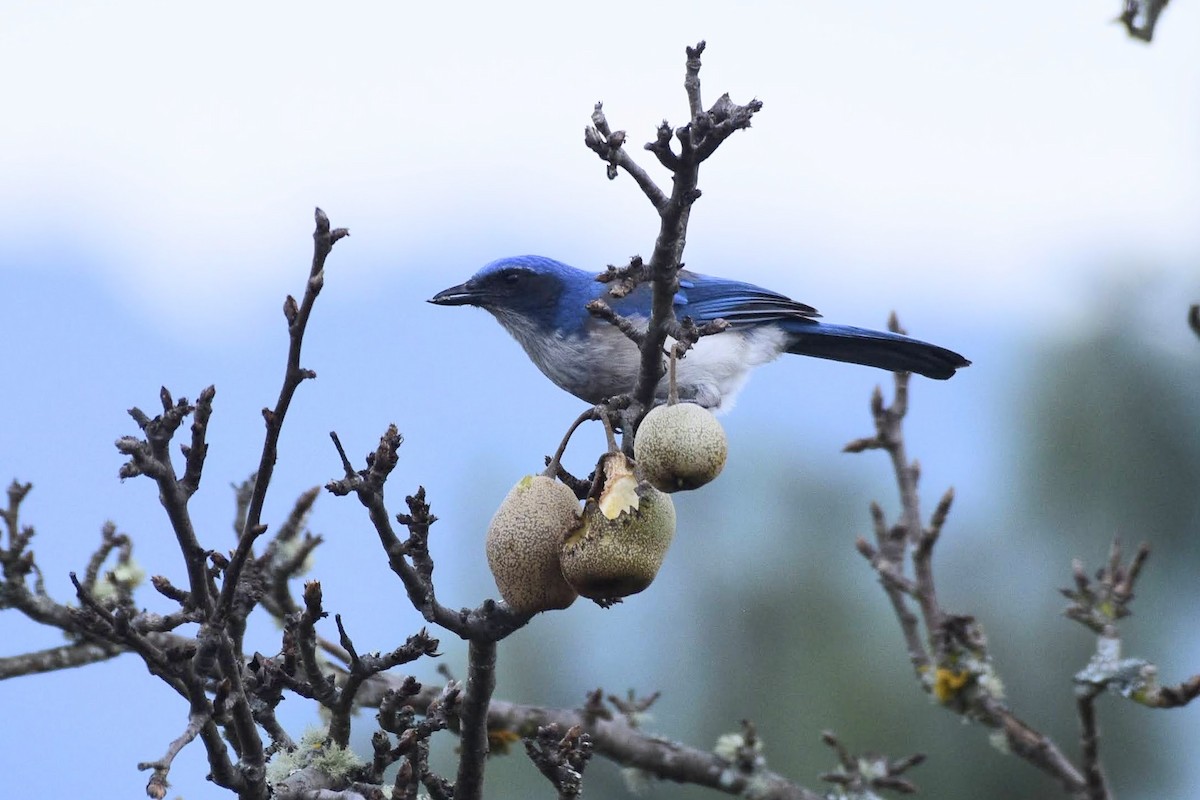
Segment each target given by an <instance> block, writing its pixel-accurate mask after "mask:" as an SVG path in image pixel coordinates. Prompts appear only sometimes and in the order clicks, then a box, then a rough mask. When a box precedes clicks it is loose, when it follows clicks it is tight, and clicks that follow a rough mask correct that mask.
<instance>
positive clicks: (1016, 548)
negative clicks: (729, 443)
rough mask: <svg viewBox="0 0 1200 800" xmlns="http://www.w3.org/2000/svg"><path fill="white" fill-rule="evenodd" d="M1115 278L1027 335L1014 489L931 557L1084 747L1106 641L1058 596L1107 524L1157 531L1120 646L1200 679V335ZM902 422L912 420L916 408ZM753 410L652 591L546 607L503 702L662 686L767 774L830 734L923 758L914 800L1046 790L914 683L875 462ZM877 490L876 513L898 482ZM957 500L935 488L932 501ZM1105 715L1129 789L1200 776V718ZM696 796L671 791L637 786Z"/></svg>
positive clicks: (1042, 715)
mask: <svg viewBox="0 0 1200 800" xmlns="http://www.w3.org/2000/svg"><path fill="white" fill-rule="evenodd" d="M1124 288H1128V287H1124ZM1105 291H1106V292H1109V294H1107V295H1106V299H1107V305H1105V304H1101V305H1100V306H1099V307H1097V309H1096V313H1095V317H1094V319H1093V321H1092V322H1090V323H1088V324H1085V325H1083V326H1080V327H1079V328H1077V329H1075V330H1073V331H1071V332H1069V333H1064V334H1061V335H1058V336H1055V337H1051V338H1049V339H1047V340H1045V341H1041V342H1037V343H1035V345H1034V346H1033V347H1031V348H1030V350H1031V357H1029V358H1028V359H1027V363H1028V368H1027V370H1025V371H1024V373H1023V374H1021V373H1017V374H1015V375H1014V378H1015V379H1014V380H1012V381H1011V382H1010V383H1009V384H1008V391H1007V392H1006V394H1005V396H1004V397H1003V405H1004V406H1006V407H1007V411H1008V413H1007V414H1005V415H1004V419H1003V420H998V421H997V427H996V429H995V434H996V435H998V436H1001V437H1011V440H1012V441H1011V445H1012V447H1011V450H1010V451H1009V452H1010V453H1011V455H1010V456H1009V458H1008V459H1007V460H1006V461H1005V463H1004V464H1002V465H1001V466H1000V467H999V471H1000V472H1003V473H1007V474H1008V475H1009V476H1010V479H1009V481H1008V482H1007V483H1006V482H1000V483H999V484H997V485H996V486H994V487H989V491H991V492H992V496H991V497H990V498H989V499H990V501H991V505H992V506H993V507H994V511H993V512H981V511H980V509H979V508H978V506H977V505H976V506H972V505H971V504H965V503H963V502H961V501H960V502H959V503H958V505H957V507H956V508H955V509H954V511H953V512H952V515H951V518H950V519H951V521H950V524H949V525H948V526H947V529H946V532H945V533H944V535H943V538H942V541H941V543H940V544H939V546H938V550H937V559H936V565H937V570H938V576H939V586H940V590H941V597H942V602H943V604H944V605H945V606H946V607H947V608H948V610H950V611H953V612H956V613H967V614H972V615H974V616H976V617H977V618H978V619H979V620H980V621H981V622H982V623H983V625H984V628H985V630H986V632H987V633H988V636H989V640H990V643H991V646H992V652H993V655H994V657H995V659H996V662H997V666H998V669H999V673H1000V675H1001V676H1002V678H1003V679H1004V681H1005V684H1006V687H1007V690H1008V700H1009V702H1010V704H1011V705H1012V707H1013V708H1014V709H1016V711H1017V712H1018V714H1019V715H1020V716H1022V717H1023V718H1024V719H1025V720H1026V721H1027V722H1028V723H1030V724H1031V725H1033V726H1035V727H1037V728H1038V729H1040V730H1042V731H1043V732H1045V733H1047V734H1049V735H1050V736H1052V737H1053V738H1054V739H1055V740H1057V741H1058V742H1059V743H1060V745H1061V746H1063V748H1064V750H1065V751H1066V752H1068V753H1070V754H1072V755H1074V754H1077V750H1078V748H1077V736H1078V734H1077V727H1078V726H1077V722H1076V719H1075V716H1074V701H1073V696H1072V688H1071V676H1072V674H1073V673H1074V672H1075V671H1076V670H1077V669H1080V668H1082V667H1083V666H1084V665H1085V663H1086V662H1087V660H1088V658H1089V656H1090V655H1091V653H1092V648H1093V646H1094V638H1093V637H1092V636H1091V635H1090V634H1089V633H1088V632H1087V631H1086V630H1084V629H1083V628H1082V627H1080V626H1077V625H1075V624H1073V623H1070V622H1068V621H1067V620H1066V618H1065V617H1063V616H1061V613H1060V612H1061V609H1062V607H1063V606H1064V601H1063V600H1062V598H1061V597H1060V596H1059V594H1058V593H1057V591H1056V589H1057V588H1058V587H1060V586H1067V585H1069V584H1070V563H1071V559H1072V558H1075V557H1078V558H1081V559H1083V561H1084V563H1085V565H1086V566H1087V568H1088V571H1089V572H1092V571H1094V569H1096V568H1098V567H1099V566H1100V564H1101V563H1102V561H1103V559H1104V558H1105V557H1106V555H1107V551H1108V546H1109V543H1110V541H1111V540H1112V538H1113V537H1114V536H1120V537H1121V538H1122V540H1123V541H1124V542H1125V544H1126V548H1127V551H1131V550H1132V548H1133V547H1135V546H1136V544H1137V543H1138V542H1140V541H1142V540H1146V541H1148V542H1150V543H1151V545H1152V546H1153V555H1152V558H1151V561H1150V563H1149V567H1148V570H1147V572H1146V573H1145V574H1144V576H1143V580H1142V583H1141V591H1140V593H1139V594H1140V596H1139V598H1138V600H1137V601H1136V602H1135V605H1134V609H1135V615H1134V616H1133V617H1131V618H1130V619H1128V620H1127V621H1126V622H1125V624H1124V625H1123V626H1122V630H1123V632H1124V634H1125V641H1126V653H1127V654H1128V655H1137V656H1140V657H1145V658H1148V659H1149V660H1151V661H1153V662H1155V663H1157V664H1158V665H1159V666H1160V667H1161V668H1162V673H1161V674H1162V677H1163V678H1164V680H1166V681H1168V682H1178V681H1179V680H1182V679H1183V678H1185V677H1187V676H1188V675H1190V674H1192V673H1194V672H1195V671H1197V670H1198V669H1200V664H1198V663H1197V661H1196V658H1195V657H1196V654H1197V648H1196V642H1195V613H1196V602H1197V600H1198V599H1200V595H1198V593H1197V589H1198V582H1200V550H1198V537H1197V531H1198V525H1200V492H1198V491H1197V487H1198V486H1200V441H1197V437H1198V433H1200V404H1198V403H1197V402H1196V399H1197V398H1198V397H1200V371H1198V370H1197V365H1198V364H1200V340H1196V341H1191V342H1189V341H1187V338H1186V337H1189V336H1191V334H1190V332H1188V330H1187V328H1186V323H1185V321H1184V313H1185V311H1186V307H1185V306H1183V305H1180V306H1179V307H1177V308H1174V309H1170V311H1171V312H1172V313H1170V314H1169V315H1168V316H1166V318H1165V320H1164V321H1163V324H1165V325H1168V326H1172V327H1173V328H1174V329H1175V333H1176V335H1175V336H1174V337H1172V338H1173V339H1176V340H1182V341H1181V342H1177V344H1180V345H1182V346H1172V347H1169V348H1164V346H1163V340H1161V339H1156V338H1153V336H1152V335H1149V334H1151V333H1152V332H1153V330H1154V327H1155V326H1145V325H1139V324H1137V320H1139V319H1145V318H1147V317H1148V316H1153V315H1155V314H1157V313H1158V310H1156V309H1155V308H1153V306H1154V303H1155V298H1154V297H1153V296H1151V295H1150V294H1149V293H1146V292H1139V291H1137V290H1134V291H1133V292H1132V293H1128V292H1125V291H1124V289H1123V288H1122V289H1120V290H1118V288H1115V287H1113V288H1110V289H1107V290H1105ZM1163 311H1167V310H1166V309H1164V310H1163ZM887 385H888V384H887V383H886V382H885V383H884V386H885V387H887ZM915 391H916V393H917V394H918V395H920V394H924V393H925V392H927V391H929V390H927V389H925V388H923V387H920V386H918V388H917V389H916V390H915ZM911 413H912V415H913V416H914V417H920V416H921V415H922V413H923V410H922V405H921V402H920V399H917V400H916V401H915V404H914V408H913V411H912V412H911ZM862 421H863V424H864V426H866V425H868V424H869V419H868V417H867V415H866V413H865V405H864V413H863V416H862ZM762 422H763V423H765V424H762V425H761V430H760V431H759V437H760V438H758V440H757V441H755V442H754V443H752V444H750V445H743V446H741V447H739V451H740V453H739V456H738V458H737V459H736V460H735V461H733V462H731V464H730V467H729V472H728V474H726V475H724V476H723V477H722V478H721V479H720V480H719V481H717V482H716V483H715V484H713V485H711V486H710V487H708V488H706V489H704V490H701V491H698V492H694V493H691V494H687V495H677V496H676V498H677V508H678V509H679V514H680V523H679V531H680V532H679V539H678V542H677V544H676V545H675V546H674V548H673V550H672V552H671V554H670V556H669V560H668V567H667V568H666V569H665V570H664V573H663V575H662V576H661V577H660V579H659V581H658V582H656V583H655V585H654V586H653V587H652V589H651V590H650V593H648V595H647V596H645V597H633V598H630V599H629V601H628V602H627V604H626V605H625V606H623V607H621V606H619V607H617V608H616V609H614V610H612V611H609V612H600V611H597V610H594V609H591V608H589V607H588V606H587V605H586V604H585V603H581V605H582V606H583V607H582V608H581V607H578V606H577V607H575V608H572V609H571V610H570V611H568V612H565V613H558V614H550V615H547V616H545V617H543V618H541V619H538V620H535V621H534V623H533V624H532V625H531V626H530V627H529V629H528V630H526V631H522V632H521V633H519V634H518V635H517V636H515V637H513V639H512V640H510V641H509V642H507V643H505V645H504V646H503V648H502V650H501V654H502V662H501V664H502V666H501V681H500V687H499V694H500V695H502V696H504V697H507V698H511V699H517V700H523V701H525V702H530V703H538V704H546V703H559V704H566V705H579V704H580V702H581V700H582V692H583V691H585V690H586V689H588V688H592V683H595V684H598V685H603V688H604V689H605V690H606V691H607V692H609V693H614V694H618V695H622V696H623V695H625V693H626V692H627V690H633V691H635V692H636V693H638V694H648V693H649V692H651V691H654V690H662V691H663V692H664V694H663V697H662V698H661V699H660V700H659V702H658V703H657V704H656V705H655V706H654V707H653V708H652V710H651V720H650V721H648V722H647V723H646V728H647V729H648V730H650V731H660V732H662V733H663V734H664V735H668V736H670V737H673V738H679V739H682V740H684V741H686V742H688V743H690V744H693V745H695V746H700V747H707V746H711V745H712V744H713V743H715V741H716V739H717V737H718V736H719V735H720V734H722V733H725V732H731V731H734V730H735V729H736V728H737V726H738V720H740V719H742V718H750V719H752V721H753V722H754V723H755V724H756V725H757V727H758V730H759V732H760V734H761V735H762V737H763V739H764V740H765V742H766V745H767V750H766V753H767V757H768V763H769V764H770V765H771V767H772V768H773V769H775V770H778V771H781V772H783V773H784V774H787V775H789V776H792V777H794V778H795V779H796V780H798V781H800V782H801V783H804V784H806V785H809V786H813V787H814V788H815V787H816V786H817V781H816V776H817V774H818V773H820V772H822V771H825V770H828V769H830V768H831V767H832V766H833V764H834V760H833V757H832V754H831V752H830V751H829V750H827V749H826V748H825V747H824V746H823V745H821V744H820V742H819V738H818V734H819V732H820V731H821V730H822V729H825V728H830V729H833V730H835V731H836V732H837V733H838V735H839V736H840V737H841V738H842V740H843V741H844V742H846V743H848V744H849V745H850V746H851V747H853V748H857V749H858V750H871V751H880V752H884V753H887V754H889V755H892V756H896V757H898V756H902V755H906V754H908V753H911V752H914V751H921V752H924V753H927V754H929V755H930V759H929V761H928V762H927V763H926V764H925V765H924V766H922V767H920V768H919V769H918V770H916V772H915V773H914V779H915V780H916V781H917V783H918V785H919V786H920V787H921V789H922V791H923V793H924V794H925V796H929V797H971V798H975V799H976V800H987V799H988V798H997V799H999V798H1013V797H1052V796H1055V795H1056V792H1057V787H1056V786H1055V785H1054V784H1052V783H1051V782H1050V781H1049V780H1048V779H1047V778H1045V777H1044V776H1042V775H1041V774H1039V773H1037V772H1036V771H1035V770H1033V769H1032V768H1031V767H1029V766H1028V765H1026V764H1024V763H1022V762H1020V761H1018V760H1017V759H1015V758H1013V757H1011V756H1005V755H1002V754H1001V753H1000V752H999V751H998V750H996V749H995V748H993V747H992V746H991V745H990V744H989V742H988V731H987V730H986V729H983V728H981V727H979V726H976V725H969V724H965V723H963V722H962V721H961V720H960V719H959V718H958V717H957V716H955V715H953V714H951V713H949V712H947V711H945V710H942V709H940V708H938V707H937V705H936V704H935V703H934V702H933V701H931V700H930V699H929V698H927V697H926V696H925V695H924V694H923V693H921V692H920V690H919V689H918V688H917V685H916V682H915V681H914V679H913V677H912V673H911V668H910V666H909V663H908V659H907V657H906V654H905V651H904V648H903V643H902V641H901V638H900V634H899V629H898V626H897V624H896V622H895V619H894V617H893V616H892V614H891V611H890V609H889V606H888V604H887V603H886V600H885V597H884V594H883V592H882V591H881V590H880V589H879V588H878V586H877V585H876V583H875V581H874V579H873V574H872V573H871V571H870V570H869V569H868V567H867V565H866V564H865V562H863V560H862V559H861V558H860V557H859V556H858V555H857V553H856V552H855V551H854V549H853V540H854V537H855V536H856V535H860V534H862V535H870V534H869V517H868V515H867V509H866V505H867V502H868V495H867V494H865V493H864V487H863V484H862V483H861V482H856V480H855V477H854V476H855V473H856V471H857V469H856V468H858V467H866V466H867V465H866V464H862V463H860V462H859V461H858V459H884V456H883V455H882V454H878V453H877V454H873V455H872V454H867V455H864V456H859V457H856V460H855V461H854V462H853V463H851V464H849V465H848V466H847V465H846V464H840V465H839V467H838V468H837V469H836V470H833V471H831V470H829V469H828V468H827V467H825V466H824V464H826V463H828V462H829V461H830V460H831V459H834V460H836V459H838V458H839V457H838V456H835V455H832V454H816V453H812V452H803V451H800V450H791V449H790V448H788V446H787V444H788V443H783V442H780V441H779V440H778V439H772V438H770V437H769V429H770V423H769V422H766V421H762ZM865 432H866V430H865V429H864V433H865ZM977 444H978V446H979V447H981V448H989V447H990V446H991V443H990V442H989V441H984V440H979V441H978V442H977ZM914 455H916V456H918V457H919V456H920V455H921V454H920V453H919V452H918V453H915V454H914ZM840 458H845V459H849V458H850V457H847V456H842V457H840ZM747 462H748V464H749V465H751V466H746V464H747ZM764 473H765V474H766V477H765V478H764ZM873 488H874V490H875V491H881V492H882V494H881V495H880V496H879V498H878V499H879V500H881V501H884V502H885V505H886V501H888V500H890V499H891V498H890V497H887V490H888V489H889V488H890V487H889V486H887V482H886V476H885V480H882V481H879V482H878V483H877V484H876V485H875V486H874V487H873ZM944 489H945V487H944V486H937V485H931V483H930V482H929V481H925V482H924V483H923V494H924V498H925V510H926V512H927V513H928V511H930V510H931V508H932V504H933V502H934V501H935V500H936V499H937V497H938V496H940V494H941V492H942V491H943V490H944ZM481 522H482V520H481ZM481 580H485V578H483V577H481ZM631 617H633V618H634V619H630V618H631ZM630 626H632V629H631V627H630ZM547 653H556V654H561V655H562V656H563V658H562V659H560V658H557V657H556V658H546V654H547ZM629 658H632V659H635V660H636V661H648V662H651V664H652V665H653V666H652V667H650V668H649V669H648V670H647V671H648V672H649V674H651V675H654V676H655V678H653V679H652V680H651V682H650V683H646V682H645V681H644V680H637V679H634V678H633V677H632V674H630V672H628V671H627V669H625V668H623V665H624V666H625V667H628V662H627V661H626V659H629ZM637 671H638V672H641V671H642V670H641V669H638V670H637ZM581 678H582V679H583V682H582V683H581V682H580V680H581ZM589 680H591V682H592V683H589V682H588V681H589ZM1101 713H1102V715H1103V716H1102V733H1103V742H1102V752H1103V754H1104V761H1105V765H1106V768H1107V771H1108V775H1109V778H1110V780H1111V783H1112V785H1113V787H1114V790H1115V791H1116V794H1117V796H1119V797H1123V798H1124V797H1129V798H1139V797H1140V798H1153V797H1184V796H1189V792H1190V789H1191V788H1194V786H1193V784H1192V783H1191V781H1193V780H1194V779H1195V773H1194V770H1193V769H1192V768H1191V767H1190V765H1189V764H1190V762H1189V758H1188V753H1189V752H1190V751H1191V745H1190V744H1189V740H1188V739H1187V738H1181V737H1186V736H1191V735H1194V732H1195V731H1196V729H1197V728H1196V725H1195V722H1194V720H1183V719H1181V718H1183V717H1186V716H1191V717H1194V716H1195V713H1196V711H1195V709H1187V710H1176V711H1167V712H1152V711H1149V710H1147V709H1144V708H1142V707H1140V706H1136V705H1134V704H1132V703H1128V702H1125V701H1122V700H1118V699H1117V698H1111V699H1106V700H1105V701H1104V702H1103V703H1102V704H1101ZM1178 723H1183V724H1182V725H1181V724H1178ZM1189 731H1190V733H1188V732H1189ZM492 768H493V769H494V770H495V771H494V773H493V775H492V779H493V781H494V782H493V783H492V790H493V791H496V792H497V794H496V795H495V796H497V797H500V796H503V797H513V798H516V797H528V796H536V795H537V794H538V793H539V792H544V791H545V787H544V786H541V783H542V781H543V779H542V778H541V777H540V776H539V775H537V774H536V772H535V771H534V770H533V768H532V767H531V766H530V765H529V764H528V763H526V761H525V759H524V757H523V755H522V756H516V757H507V758H494V759H493V760H492ZM499 776H503V777H502V778H500V777H499ZM627 778H628V776H626V777H622V775H621V774H620V772H619V770H618V769H616V768H615V767H614V766H613V765H611V764H609V763H607V762H605V761H604V760H602V759H596V760H594V761H593V763H592V766H591V767H590V769H589V773H588V783H587V791H588V792H589V793H590V794H591V795H592V796H599V797H624V796H632V795H631V794H630V788H629V783H628V781H627ZM497 787H502V788H499V789H498V788H497ZM703 794H704V792H703V790H699V789H696V788H695V787H680V786H674V785H669V784H668V785H653V788H651V789H650V791H649V793H648V796H654V797H681V798H682V797H695V796H698V795H703Z"/></svg>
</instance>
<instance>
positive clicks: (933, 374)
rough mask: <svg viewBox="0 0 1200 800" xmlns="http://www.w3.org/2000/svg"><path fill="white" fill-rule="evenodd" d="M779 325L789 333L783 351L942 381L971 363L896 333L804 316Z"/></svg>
mask: <svg viewBox="0 0 1200 800" xmlns="http://www.w3.org/2000/svg"><path fill="white" fill-rule="evenodd" d="M783 327H784V329H785V330H787V332H788V334H789V336H790V339H789V341H788V348H787V352H789V353H796V354H797V355H803V356H814V357H815V358H830V359H833V360H834V361H846V362H849V363H851V364H862V365H864V366H868V367H879V368H880V369H886V370H891V371H892V372H915V373H917V374H918V375H924V376H925V377H927V378H936V379H937V380H942V381H944V380H946V379H947V378H949V377H950V376H952V375H953V374H954V372H955V370H957V369H959V368H960V367H965V366H967V365H968V364H970V363H971V362H970V361H968V360H967V359H965V358H963V357H962V356H960V355H959V354H958V353H955V352H954V351H953V350H947V349H946V348H944V347H938V346H937V345H935V344H930V343H929V342H922V341H920V340H919V339H911V338H909V337H907V336H901V335H900V334H898V333H889V332H887V331H873V330H869V329H867V328H855V327H852V326H850V325H831V324H828V323H825V322H816V321H811V322H810V321H808V320H805V321H804V323H801V324H796V323H793V324H791V325H784V326H783Z"/></svg>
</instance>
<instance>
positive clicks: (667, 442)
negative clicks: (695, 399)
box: [633, 403, 729, 492]
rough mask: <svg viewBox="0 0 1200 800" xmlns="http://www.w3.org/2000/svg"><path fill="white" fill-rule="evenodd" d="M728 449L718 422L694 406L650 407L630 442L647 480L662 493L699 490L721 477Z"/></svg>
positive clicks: (723, 432) (707, 411) (709, 412)
mask: <svg viewBox="0 0 1200 800" xmlns="http://www.w3.org/2000/svg"><path fill="white" fill-rule="evenodd" d="M728 449H729V445H728V442H727V441H726V439H725V430H724V429H723V428H722V427H721V423H720V422H718V421H717V418H716V417H714V416H713V414H712V412H711V411H709V410H708V409H706V408H703V407H701V406H698V405H696V404H695V403H676V404H675V405H666V406H657V407H655V408H652V409H651V410H650V413H649V414H647V415H646V417H645V419H643V420H642V424H641V425H640V426H638V429H637V435H636V436H635V437H634V440H633V453H634V457H635V458H636V459H637V462H638V465H639V466H641V468H642V473H643V474H644V475H645V477H646V480H648V481H650V483H651V484H652V485H653V486H654V487H655V488H656V489H659V490H661V491H664V492H677V491H680V490H681V489H698V488H700V487H701V486H703V485H704V484H706V483H708V482H709V481H711V480H712V479H713V478H715V477H717V476H718V475H720V474H721V469H722V468H723V467H724V466H725V456H726V454H727V453H728Z"/></svg>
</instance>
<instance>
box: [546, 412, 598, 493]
mask: <svg viewBox="0 0 1200 800" xmlns="http://www.w3.org/2000/svg"><path fill="white" fill-rule="evenodd" d="M597 416H601V415H600V414H599V413H598V411H597V409H596V408H595V407H592V408H589V409H588V410H587V411H585V412H583V413H582V414H580V415H579V416H578V417H577V418H576V420H575V421H574V422H572V423H571V427H570V428H567V433H566V435H565V436H563V438H562V442H560V443H559V445H558V449H557V450H555V451H554V457H553V458H551V459H550V463H549V464H547V465H546V469H545V470H543V471H542V474H543V475H545V476H546V477H547V478H554V477H557V476H558V470H559V467H561V466H562V457H563V454H564V453H566V452H567V443H568V442H570V441H571V437H572V436H574V435H575V431H577V430H579V426H580V425H582V424H583V423H585V422H588V421H589V420H593V419H596V417H597ZM601 418H602V419H604V420H605V425H607V424H608V423H607V417H603V416H601ZM610 436H611V434H610Z"/></svg>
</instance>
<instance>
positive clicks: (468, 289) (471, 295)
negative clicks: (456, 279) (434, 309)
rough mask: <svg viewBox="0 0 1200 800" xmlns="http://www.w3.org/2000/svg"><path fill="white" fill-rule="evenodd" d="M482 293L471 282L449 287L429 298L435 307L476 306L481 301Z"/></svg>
mask: <svg viewBox="0 0 1200 800" xmlns="http://www.w3.org/2000/svg"><path fill="white" fill-rule="evenodd" d="M483 296H484V292H482V291H480V289H479V287H478V286H477V285H475V284H474V283H473V282H472V281H467V282H466V283H460V284H459V285H458V286H451V287H450V288H449V289H443V290H442V291H440V292H438V293H437V294H435V295H434V296H433V297H431V298H429V302H430V303H433V304H434V305H435V306H477V305H479V303H480V301H481V300H482V299H483Z"/></svg>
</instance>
